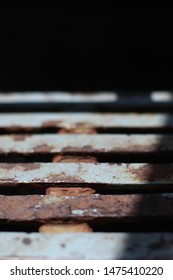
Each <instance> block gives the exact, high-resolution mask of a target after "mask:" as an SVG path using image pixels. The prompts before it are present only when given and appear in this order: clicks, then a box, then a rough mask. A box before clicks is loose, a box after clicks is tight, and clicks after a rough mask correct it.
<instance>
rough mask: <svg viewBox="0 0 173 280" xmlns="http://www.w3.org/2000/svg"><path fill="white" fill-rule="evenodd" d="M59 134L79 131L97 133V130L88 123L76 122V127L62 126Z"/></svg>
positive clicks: (80, 132) (81, 132)
mask: <svg viewBox="0 0 173 280" xmlns="http://www.w3.org/2000/svg"><path fill="white" fill-rule="evenodd" d="M58 133H59V134H67V133H79V134H83V133H86V134H97V130H96V129H95V128H93V127H92V126H89V125H87V124H75V127H70V128H61V129H60V130H59V132H58Z"/></svg>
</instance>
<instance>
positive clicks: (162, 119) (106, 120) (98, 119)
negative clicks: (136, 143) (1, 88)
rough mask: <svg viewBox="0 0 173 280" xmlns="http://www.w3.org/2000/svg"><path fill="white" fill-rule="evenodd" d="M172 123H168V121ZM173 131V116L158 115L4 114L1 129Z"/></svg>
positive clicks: (0, 120) (1, 119) (0, 124)
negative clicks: (161, 129)
mask: <svg viewBox="0 0 173 280" xmlns="http://www.w3.org/2000/svg"><path fill="white" fill-rule="evenodd" d="M168 119H169V123H167V120H168ZM49 127H55V128H66V129H74V128H82V127H83V128H87V127H96V128H139V129H141V128H152V129H153V128H160V127H161V128H173V114H163V113H162V114H156V113H112V114H111V113H102V114H98V113H66V114H65V113H25V114H24V113H23V114H22V113H17V114H12V113H8V114H7V113H1V118H0V128H5V129H11V130H18V129H21V128H22V129H29V128H30V129H32V128H49Z"/></svg>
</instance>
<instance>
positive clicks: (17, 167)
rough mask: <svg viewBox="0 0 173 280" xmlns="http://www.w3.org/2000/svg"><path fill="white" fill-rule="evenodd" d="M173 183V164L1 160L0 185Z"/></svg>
mask: <svg viewBox="0 0 173 280" xmlns="http://www.w3.org/2000/svg"><path fill="white" fill-rule="evenodd" d="M20 183H27V184H37V183H47V184H61V183H67V184H81V186H82V184H98V185H99V184H112V185H117V187H118V185H120V186H121V185H129V186H130V185H133V186H135V185H143V186H145V185H151V184H152V185H159V184H170V185H172V184H173V164H125V163H122V164H109V163H17V164H15V163H0V185H4V184H5V185H8V184H9V185H16V184H20Z"/></svg>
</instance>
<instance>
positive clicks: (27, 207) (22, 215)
mask: <svg viewBox="0 0 173 280" xmlns="http://www.w3.org/2000/svg"><path fill="white" fill-rule="evenodd" d="M140 203H142V211H139V209H138V207H139V205H140ZM172 203H173V196H172V194H150V195H149V194H145V195H99V194H92V195H86V196H83V195H82V196H74V197H70V196H69V197H68V196H67V197H66V196H49V195H25V196H4V195H0V221H8V223H9V222H27V221H28V222H29V221H30V222H31V221H32V222H33V221H34V222H40V221H42V220H43V221H44V223H45V222H49V221H51V220H52V221H54V220H56V221H62V220H68V219H69V220H75V221H76V220H79V221H91V220H94V221H102V220H103V221H104V222H108V221H109V220H111V221H112V220H113V221H114V222H118V221H121V222H122V221H129V220H130V221H133V220H134V221H140V222H141V221H150V222H151V221H152V222H154V221H157V222H158V221H159V222H161V221H164V222H165V221H169V222H173V207H172Z"/></svg>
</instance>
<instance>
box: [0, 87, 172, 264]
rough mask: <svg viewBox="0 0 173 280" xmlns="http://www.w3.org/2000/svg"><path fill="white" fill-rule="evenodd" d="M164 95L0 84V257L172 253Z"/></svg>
mask: <svg viewBox="0 0 173 280" xmlns="http://www.w3.org/2000/svg"><path fill="white" fill-rule="evenodd" d="M172 97H173V94H172V93H169V92H167V93H163V92H160V93H159V92H150V93H142V94H141V95H139V94H138V93H132V92H131V93H129V94H127V93H121V94H120V93H116V92H109V93H103V92H97V93H88V94H84V93H60V92H59V93H56V92H54V93H32V94H31V93H25V94H21V93H8V94H2V93H0V110H1V113H0V162H1V163H0V230H1V228H2V230H1V232H0V258H5V259H10V258H19V259H21V258H26V259H27V258H30V259H32V258H36V259H39V258H44V259H51V258H57V259H61V258H63V257H64V258H66V259H68V258H69V259H74V258H79V259H87V258H90V259H99V258H102V259H112V258H114V259H119V258H121V259H124V258H125V259H127V258H132V259H135V258H139V259H140V258H149V259H152V258H164V259H172V258H173V252H172V251H173V250H172V245H171V244H172V236H173V235H172V234H173V230H172V227H170V225H171V224H172V221H173V208H172V202H173V201H172V200H173V161H172V155H173V140H172V139H173V114H172V106H173V98H172ZM12 112H13V113H12ZM14 112H15V113H14ZM34 112H35V113H34ZM55 112H56V113H55ZM101 112H102V113H101ZM149 112H150V113H149ZM159 112H160V113H159ZM86 223H87V224H86ZM82 224H83V225H84V226H82V227H81V225H82ZM141 224H142V225H143V226H142V227H141ZM151 224H155V225H157V227H156V228H155V231H156V232H155V233H154V232H152V229H151V228H152V227H151ZM132 225H133V226H132ZM111 226H112V230H111V229H110V228H111ZM120 226H121V227H120ZM130 227H131V228H132V230H131V232H129V230H130ZM17 228H18V229H19V228H20V231H23V232H25V231H29V232H31V233H30V235H28V234H26V233H21V232H20V233H19V232H16V233H12V232H9V231H16V229H17ZM22 228H23V229H22ZM39 228H40V231H42V230H43V231H44V232H46V231H47V232H49V233H50V232H51V234H49V233H48V234H46V233H41V232H39V233H34V231H39ZM120 228H122V229H123V232H124V233H118V231H120ZM99 229H101V231H102V233H98V231H99ZM144 229H145V230H144ZM168 229H170V232H169V233H166V232H165V231H166V230H168ZM92 230H93V231H94V232H90V233H84V232H85V231H92ZM135 230H137V231H138V234H136V233H135ZM3 231H5V232H3ZM60 231H61V232H65V231H67V232H68V231H70V232H71V233H59V232H60ZM77 231H78V232H79V231H83V232H80V233H78V234H77V233H74V234H73V233H72V232H77ZM107 231H109V232H112V233H106V232H107ZM143 231H145V233H143ZM14 240H17V241H15V242H14ZM36 240H37V242H38V243H37V244H36ZM16 242H18V243H16ZM40 242H41V243H42V244H43V247H42V248H40V246H39V244H40ZM9 244H11V246H9ZM81 244H83V245H81ZM98 244H100V245H99V248H100V251H99V252H100V253H98ZM37 245H38V246H37ZM15 246H17V247H18V248H19V250H16V249H15V248H16V247H15ZM11 248H13V250H11ZM52 248H53V249H52ZM55 248H56V249H55ZM65 248H66V250H65ZM85 248H86V249H85ZM14 250H15V251H16V253H15V255H14V253H13V252H14Z"/></svg>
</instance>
